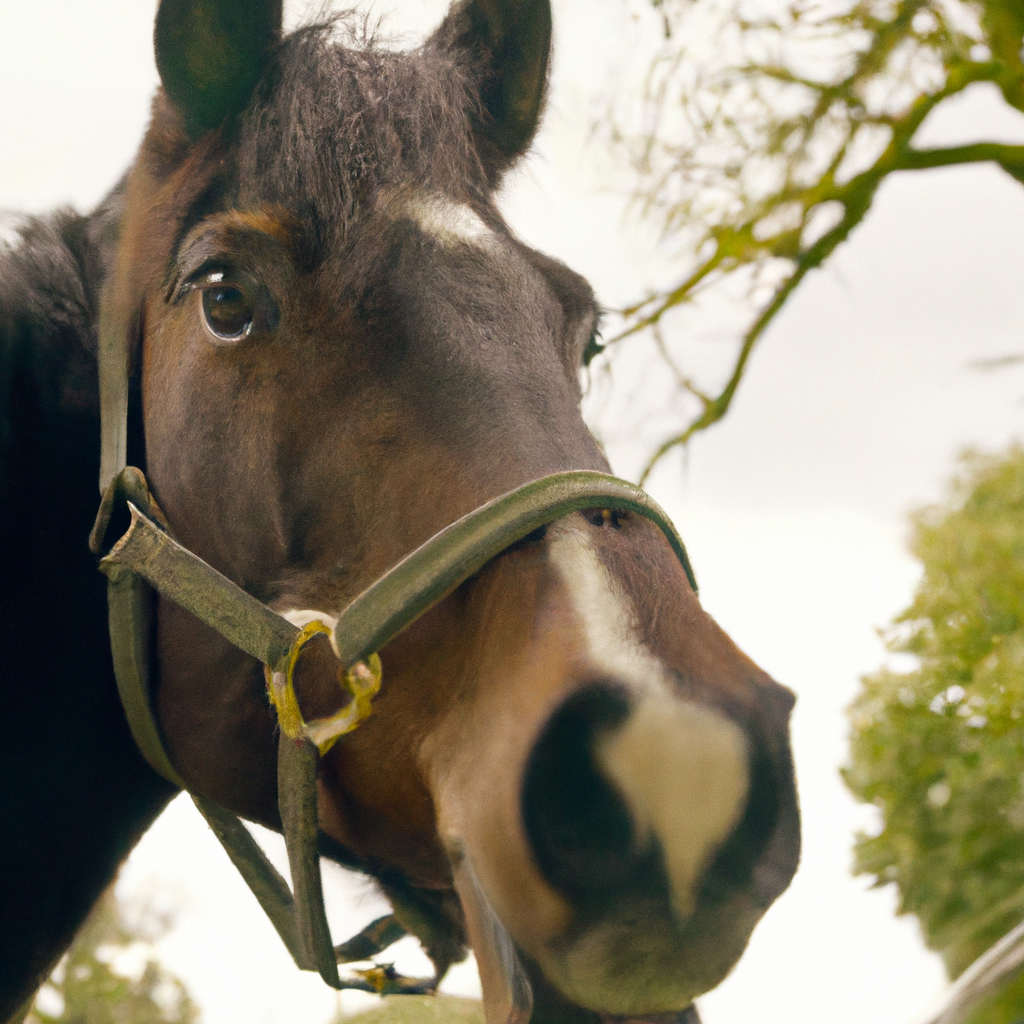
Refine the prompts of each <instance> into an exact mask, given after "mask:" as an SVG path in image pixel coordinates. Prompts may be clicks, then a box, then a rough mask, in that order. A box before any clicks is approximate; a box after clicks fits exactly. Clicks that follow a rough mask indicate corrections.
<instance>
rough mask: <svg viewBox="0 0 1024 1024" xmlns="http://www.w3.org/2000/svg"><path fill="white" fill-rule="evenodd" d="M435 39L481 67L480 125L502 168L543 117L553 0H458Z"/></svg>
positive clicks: (517, 153)
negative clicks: (463, 53)
mask: <svg viewBox="0 0 1024 1024" xmlns="http://www.w3.org/2000/svg"><path fill="white" fill-rule="evenodd" d="M432 42H433V43H434V44H435V45H438V46H442V47H444V48H446V49H450V50H453V49H461V50H463V51H464V52H465V53H466V54H467V55H468V57H469V59H470V61H471V62H472V64H473V65H474V66H475V67H477V68H478V69H479V71H478V75H479V77H478V81H479V85H480V101H481V112H480V116H479V117H478V119H477V124H476V130H477V132H478V134H479V135H481V136H482V137H483V138H484V139H486V140H487V141H488V142H490V143H491V144H492V145H493V146H494V148H495V149H496V150H497V154H496V156H497V157H498V160H497V163H498V167H497V169H498V170H504V168H505V167H507V166H508V165H509V164H511V163H512V162H513V161H514V160H515V159H516V157H518V156H520V155H521V154H522V153H523V152H525V151H526V149H527V147H528V146H529V145H530V141H531V140H532V139H533V135H534V132H536V130H537V125H538V124H539V122H540V112H541V107H542V106H543V103H544V94H545V92H546V90H547V81H548V64H549V61H550V56H551V2H550V0H460V2H459V3H457V4H456V5H455V6H454V7H452V9H451V11H449V13H448V17H447V18H446V19H445V20H444V22H443V23H442V24H441V27H440V28H439V29H438V30H437V32H436V33H435V34H434V37H433V40H432Z"/></svg>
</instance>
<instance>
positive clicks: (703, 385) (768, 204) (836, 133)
mask: <svg viewBox="0 0 1024 1024" xmlns="http://www.w3.org/2000/svg"><path fill="white" fill-rule="evenodd" d="M635 2H639V3H641V4H644V5H652V6H653V7H654V8H656V9H657V11H658V12H659V13H660V14H661V16H662V25H663V31H664V41H663V44H662V45H661V46H660V48H659V49H658V51H657V54H656V56H655V58H654V60H653V62H652V64H651V67H650V70H649V73H648V75H647V88H646V97H645V100H644V102H643V107H642V110H641V112H640V116H641V119H642V124H643V128H642V130H641V131H640V132H635V131H628V132H627V131H625V130H623V129H622V128H617V129H613V135H614V141H616V142H617V143H618V144H619V145H621V146H622V147H624V148H625V150H626V151H627V153H628V155H629V157H630V159H631V160H632V163H633V166H634V167H635V169H636V171H637V173H638V176H639V177H638V197H639V199H640V201H641V205H642V208H643V210H644V211H645V212H646V213H647V214H648V215H649V216H651V217H653V218H655V219H656V220H658V221H659V223H660V224H661V226H662V228H663V231H664V234H665V237H666V241H667V242H668V244H669V245H670V247H671V249H672V251H673V252H674V254H675V259H676V261H677V263H678V266H679V268H680V270H679V276H678V278H677V280H676V281H675V283H673V284H671V285H670V286H669V287H667V288H664V289H661V290H656V291H652V292H651V293H650V294H648V295H646V296H644V297H642V298H641V299H639V300H638V301H637V302H635V303H634V304H633V305H631V306H630V307H629V308H627V309H625V310H622V311H621V313H622V317H623V321H622V327H621V330H620V331H619V333H618V334H616V335H614V336H613V337H611V339H610V340H609V341H608V342H607V343H606V344H605V345H604V346H599V345H593V346H591V349H590V353H589V354H590V355H591V356H594V355H596V354H597V353H598V352H600V351H602V350H603V349H608V348H609V347H611V346H616V347H618V346H621V345H622V343H623V342H624V341H626V339H628V338H631V337H633V336H635V335H636V334H638V333H640V332H650V331H653V332H654V333H655V335H656V338H657V341H658V344H659V347H660V350H661V354H662V355H663V357H664V358H665V359H666V361H667V362H668V363H669V364H670V365H671V366H672V368H673V370H674V371H675V373H676V377H677V380H678V381H679V384H680V387H681V388H682V389H683V391H684V392H685V393H686V395H687V396H688V398H689V403H688V405H687V408H688V409H689V410H690V412H689V414H688V415H689V419H688V420H684V421H682V422H681V423H680V428H679V430H678V431H677V432H675V433H673V434H672V435H671V436H669V437H667V438H665V440H664V442H663V443H662V444H661V445H660V447H658V448H657V450H656V451H655V452H654V453H653V454H652V456H651V458H650V461H649V463H648V465H647V469H646V471H645V473H644V475H645V476H646V473H647V472H649V471H650V469H651V468H652V467H653V465H654V464H655V463H656V462H657V461H658V460H659V459H660V458H661V457H662V456H663V455H665V454H666V453H667V452H668V451H670V450H672V449H673V448H674V447H676V446H679V445H682V444H685V443H686V442H687V441H688V440H689V439H690V438H691V437H692V436H693V435H694V434H695V433H697V432H698V431H701V430H704V429H706V428H708V427H710V426H711V425H713V424H714V423H716V422H718V421H719V420H720V419H721V418H722V417H723V416H724V415H725V414H726V412H727V411H728V409H729V407H730V404H731V403H732V400H733V397H734V395H735V393H736V389H737V387H738V386H739V383H740V381H741V380H742V378H743V374H744V372H745V370H746V367H747V364H748V360H749V358H750V354H751V352H752V350H753V349H754V347H755V345H756V344H757V343H758V341H759V340H760V339H761V337H762V335H763V334H764V332H765V330H766V329H767V327H768V326H769V324H770V323H771V322H772V320H773V319H774V318H775V316H776V315H777V314H778V313H779V311H780V310H781V309H782V307H783V306H784V304H785V303H786V302H787V301H788V299H789V298H790V297H791V295H792V294H793V292H794V291H795V290H796V288H797V287H798V286H799V285H800V283H801V281H802V280H803V279H804V277H805V276H806V275H807V274H808V273H809V272H810V271H811V270H813V269H814V268H816V267H819V266H821V265H822V264H823V263H824V261H825V260H826V259H827V258H828V257H829V255H830V254H831V253H832V252H833V251H834V250H835V248H836V247H837V246H838V245H839V244H840V243H842V242H843V241H844V240H845V239H846V238H847V237H848V236H849V234H850V232H851V231H853V229H854V228H855V227H856V226H857V225H858V224H859V223H860V222H861V221H862V220H863V219H864V217H865V216H866V214H867V213H868V211H869V210H870V208H871V205H872V202H873V201H874V198H875V195H876V193H877V192H878V189H879V186H880V185H881V183H882V182H883V181H884V180H885V179H886V178H887V177H888V176H889V175H890V174H893V173H896V172H899V171H919V170H923V169H926V168H934V167H943V166H951V165H957V164H967V163H976V162H979V161H991V162H994V163H995V164H997V165H998V166H999V167H1001V168H1003V170H1005V171H1006V172H1007V173H1008V174H1010V175H1012V176H1013V177H1014V178H1016V179H1017V180H1018V181H1021V182H1024V146H1015V145H1004V144H1000V143H997V142H995V141H987V142H986V141H982V142H977V143H974V144H971V145H963V146H952V147H948V148H921V147H919V146H917V145H916V144H915V137H916V136H917V133H918V129H919V128H920V127H921V125H922V123H923V122H924V120H925V118H927V116H928V115H929V114H930V113H931V112H932V111H933V110H934V109H935V108H936V107H937V106H938V105H939V104H941V103H942V102H943V101H945V100H947V99H949V98H950V97H952V96H955V95H956V94H958V93H961V92H963V90H965V89H967V88H968V87H969V86H972V85H975V84H977V83H982V82H987V83H991V85H993V86H995V87H996V88H997V89H998V90H999V92H1000V93H1001V95H1002V98H1003V100H1004V101H1005V102H1006V103H1007V104H1008V105H1010V106H1011V107H1013V108H1015V109H1016V110H1019V111H1022V112H1024V63H1022V43H1024V5H1022V4H1021V3H1020V2H1019V0H635ZM623 114H626V116H621V115H623ZM635 115H636V111H635V110H630V111H629V112H628V113H627V112H623V111H620V116H619V117H618V118H617V119H616V118H613V119H612V120H613V123H617V124H619V125H621V124H623V123H626V117H628V118H629V121H630V122H633V121H634V120H635ZM715 295H719V296H725V297H727V298H728V301H730V302H732V303H734V304H738V305H739V306H741V307H742V308H743V309H744V310H745V312H744V314H743V315H744V317H745V319H743V320H742V321H741V322H739V323H738V324H737V325H736V346H735V349H734V352H733V356H732V361H731V364H730V365H729V366H728V368H727V370H726V372H725V374H724V382H723V381H722V379H719V380H714V381H711V382H710V383H707V382H702V381H698V380H696V379H695V378H694V377H693V376H692V375H691V374H690V373H688V372H687V366H686V365H685V359H683V358H682V357H681V356H680V353H679V350H678V342H679V338H678V332H676V331H673V330H672V329H671V325H670V319H671V318H670V317H669V314H670V313H672V311H674V310H675V311H678V310H679V309H680V308H681V307H683V306H686V305H695V304H699V303H701V302H706V301H708V300H709V299H711V298H713V297H714V296H715ZM627 347H628V346H627Z"/></svg>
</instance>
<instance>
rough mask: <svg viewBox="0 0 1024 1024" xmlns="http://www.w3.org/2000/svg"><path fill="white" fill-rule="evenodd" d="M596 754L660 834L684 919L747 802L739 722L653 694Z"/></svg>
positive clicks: (644, 825) (640, 816) (645, 823)
mask: <svg viewBox="0 0 1024 1024" xmlns="http://www.w3.org/2000/svg"><path fill="white" fill-rule="evenodd" d="M594 756H595V759H596V760H597V763H598V764H599V765H600V767H601V769H602V770H603V771H604V773H605V775H607V777H608V778H610V779H611V780H612V781H613V782H614V783H615V785H616V786H617V787H618V789H619V791H620V792H621V793H622V795H623V796H624V797H625V798H626V802H627V804H628V805H629V808H630V810H631V812H632V814H633V819H634V823H635V825H636V827H637V830H638V832H639V833H640V836H641V838H643V837H644V835H645V834H649V833H650V832H653V833H654V835H655V836H657V838H658V839H659V840H660V842H661V846H662V850H663V852H664V857H665V869H666V871H667V872H668V876H669V881H670V882H671V883H672V902H673V906H674V907H675V911H676V913H677V914H678V915H679V916H680V918H682V919H683V920H685V919H686V918H687V917H689V916H690V915H691V914H692V913H693V911H694V910H695V909H696V907H695V903H696V889H697V886H698V883H699V882H700V878H701V876H702V875H703V873H704V871H705V870H706V868H707V867H708V864H709V863H710V862H711V860H712V858H713V857H714V854H715V852H716V851H717V850H718V848H719V846H720V845H721V844H722V842H723V841H724V840H725V839H727V838H728V836H729V835H730V833H731V832H732V830H733V829H734V828H735V827H736V823H737V822H738V821H739V818H740V814H741V813H742V812H743V809H744V807H745V805H746V800H747V791H748V789H749V785H750V778H749V769H748V763H747V746H746V741H745V740H744V737H743V732H742V730H741V729H740V727H739V726H738V725H736V723H735V722H731V721H729V719H727V718H724V717H723V716H722V715H720V714H718V713H717V712H714V711H710V710H708V709H707V708H702V707H700V706H698V705H696V704H690V703H688V702H684V701H679V700H673V699H672V698H671V697H663V696H657V697H651V698H649V699H647V700H644V701H642V702H641V703H640V706H639V707H637V709H636V710H635V711H634V712H633V713H632V714H631V715H630V717H629V719H628V720H627V721H626V723H625V724H624V725H623V726H622V727H621V728H620V729H618V730H617V731H615V732H608V733H605V734H604V735H603V736H601V737H600V738H599V740H598V742H597V745H596V749H595V751H594Z"/></svg>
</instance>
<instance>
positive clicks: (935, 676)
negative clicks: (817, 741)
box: [844, 446, 1024, 1024]
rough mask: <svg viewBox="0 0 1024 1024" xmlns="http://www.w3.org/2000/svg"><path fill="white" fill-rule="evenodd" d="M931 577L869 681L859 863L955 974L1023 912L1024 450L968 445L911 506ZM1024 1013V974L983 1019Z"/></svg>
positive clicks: (860, 729)
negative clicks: (953, 474) (889, 658)
mask: <svg viewBox="0 0 1024 1024" xmlns="http://www.w3.org/2000/svg"><path fill="white" fill-rule="evenodd" d="M912 550H913V552H914V554H915V555H916V556H917V557H918V558H919V559H920V561H921V564H922V569H923V575H922V578H921V581H920V584H919V585H918V588H917V592H916V594H915V596H914V599H913V601H912V603H911V604H910V606H909V607H908V608H907V609H906V610H905V611H904V612H903V613H902V614H901V615H900V616H899V617H898V618H897V619H896V620H895V621H894V622H893V624H892V626H891V627H890V629H889V631H888V646H889V649H890V650H891V651H892V652H894V654H896V655H898V656H901V657H903V658H908V657H909V659H910V660H911V661H912V663H913V665H914V667H913V668H911V669H910V670H909V671H900V670H899V669H898V668H896V667H890V668H886V669H883V670H882V671H880V672H878V673H876V674H874V675H872V676H868V677H867V678H865V679H864V680H863V685H862V690H861V693H860V695H859V696H858V698H857V699H856V701H855V702H854V703H853V705H852V706H851V708H850V724H851V746H850V763H849V766H848V767H847V768H846V769H845V771H844V778H845V780H846V783H847V785H848V786H849V788H850V789H851V791H852V792H853V793H854V795H855V796H856V797H857V798H858V799H860V800H863V801H865V802H868V803H871V804H873V805H874V806H875V807H876V808H877V809H878V813H879V820H880V826H881V827H880V829H879V831H878V832H877V834H873V835H869V834H861V835H859V836H858V837H857V841H856V847H855V870H856V871H857V872H859V873H863V874H867V875H870V876H872V877H873V878H874V880H875V884H876V885H888V884H893V885H895V886H896V889H897V891H898V893H899V910H900V912H901V913H913V914H915V915H916V916H917V918H918V919H919V921H920V923H921V929H922V932H923V934H924V937H925V941H926V942H927V944H928V945H929V946H930V947H931V948H932V949H935V950H936V951H938V952H939V953H940V954H941V955H942V957H943V960H944V962H945V964H946V967H947V970H948V972H949V974H950V975H951V976H952V977H956V976H957V975H959V974H960V973H961V972H962V971H963V970H964V969H965V968H966V967H968V966H969V965H970V964H971V962H972V961H973V960H974V959H975V958H976V957H977V956H979V955H980V954H981V953H982V952H984V951H985V950H986V949H987V948H988V947H989V946H990V945H992V943H994V942H995V941H996V940H997V939H999V938H1000V936H1002V935H1003V934H1004V933H1006V932H1007V931H1008V930H1009V929H1010V928H1011V927H1013V926H1014V925H1016V924H1017V923H1018V922H1019V921H1020V920H1021V919H1022V918H1024V449H1022V448H1021V447H1019V446H1014V447H1012V448H1010V449H1009V451H1008V452H1006V453H1005V454H1003V455H1000V456H982V455H978V454H973V455H969V456H966V457H965V458H964V460H963V464H962V472H961V474H960V475H959V477H958V478H957V479H956V480H955V482H954V483H953V485H952V488H951V490H950V493H949V497H948V500H947V501H946V502H945V503H943V504H941V505H937V506H934V507H931V508H926V509H924V510H922V511H921V512H919V513H918V514H917V515H916V516H915V518H914V526H913V541H912ZM1022 1017H1024V977H1018V979H1017V980H1016V981H1015V982H1013V983H1011V984H1010V985H1009V986H1008V987H1007V988H1006V989H1005V990H1004V991H1003V992H1002V993H1001V994H1000V995H999V996H998V997H997V998H995V999H994V1000H990V1001H989V1002H988V1003H987V1004H985V1005H983V1006H982V1007H981V1008H980V1009H979V1010H978V1011H977V1012H976V1013H975V1015H974V1017H973V1018H972V1020H973V1021H975V1022H977V1024H1011V1022H1017V1021H1019V1020H1020V1019H1021V1018H1022Z"/></svg>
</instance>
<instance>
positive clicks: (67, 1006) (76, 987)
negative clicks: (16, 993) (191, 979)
mask: <svg viewBox="0 0 1024 1024" xmlns="http://www.w3.org/2000/svg"><path fill="white" fill-rule="evenodd" d="M149 917H150V920H148V921H147V920H139V921H130V920H128V919H127V917H126V914H125V911H124V909H123V908H122V907H121V906H120V905H119V904H118V902H117V900H116V899H115V897H114V893H113V890H112V889H108V890H107V892H106V893H105V894H104V896H103V897H102V898H101V899H100V901H99V902H98V903H97V904H96V906H95V907H94V908H93V910H92V913H91V914H90V915H89V918H88V919H87V920H86V923H85V924H84V925H83V926H82V930H81V931H80V932H79V933H78V936H77V937H76V938H75V941H74V943H73V944H72V946H71V948H70V949H69V950H68V952H67V954H66V955H65V957H64V959H63V960H62V961H61V962H60V964H59V966H58V967H57V970H56V971H54V974H53V976H52V977H51V979H50V981H49V982H48V983H47V984H46V985H44V986H43V989H42V991H41V992H40V994H39V996H38V997H37V999H36V1003H35V1005H34V1006H33V1008H32V1011H31V1012H30V1013H29V1016H28V1019H27V1021H26V1024H194V1022H195V1021H197V1020H198V1018H199V1011H198V1008H197V1007H196V1005H195V1004H194V1003H193V1002H192V1000H191V998H190V997H189V994H188V992H187V991H186V989H185V986H184V985H183V984H182V983H181V982H180V981H179V980H178V979H177V978H175V977H174V976H173V975H171V974H170V973H169V972H168V971H166V970H165V969H164V968H163V967H161V965H160V964H159V963H158V962H157V961H156V960H155V959H153V958H152V956H151V951H150V950H149V949H147V943H149V942H151V941H152V940H153V939H155V938H156V937H157V935H158V934H159V933H161V932H163V931H166V929H167V927H168V922H167V921H166V920H153V919H152V915H149ZM126 954H127V955H128V956H129V957H133V958H134V959H138V954H144V955H145V961H144V964H143V965H142V969H141V972H138V973H137V976H135V974H136V972H129V971H122V970H119V969H118V968H119V966H120V965H119V963H118V961H119V960H121V959H122V958H123V957H124V956H125V955H126ZM44 1007H45V1009H44ZM58 1007H60V1008H59V1009H58ZM48 1011H49V1012H48Z"/></svg>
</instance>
